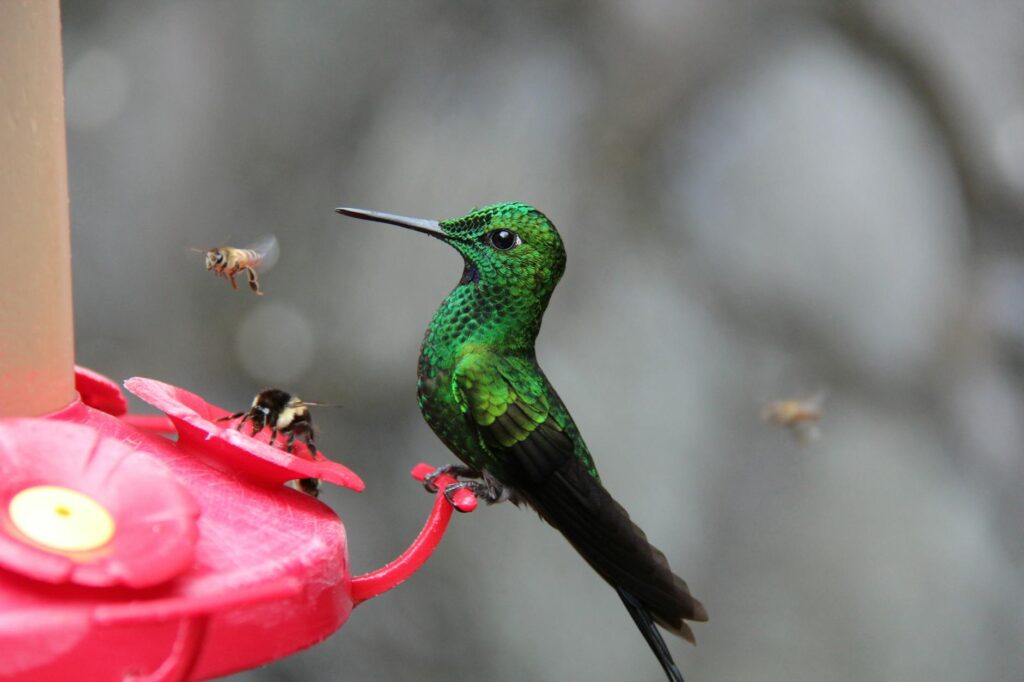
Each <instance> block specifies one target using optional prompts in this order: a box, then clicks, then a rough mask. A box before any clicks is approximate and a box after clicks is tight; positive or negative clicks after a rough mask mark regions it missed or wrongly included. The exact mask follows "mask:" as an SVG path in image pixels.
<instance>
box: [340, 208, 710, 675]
mask: <svg viewBox="0 0 1024 682" xmlns="http://www.w3.org/2000/svg"><path fill="white" fill-rule="evenodd" d="M338 212H340V213H343V214H345V215H350V216H353V217H357V218H362V219H366V220H374V221H377V222H384V223H390V224H394V225H399V226H402V227H407V228H410V229H413V230H416V231H419V232H424V233H427V234H429V235H431V236H434V237H436V238H438V239H441V240H442V241H445V242H447V243H448V244H450V245H451V246H453V247H454V248H455V249H457V250H458V251H459V252H460V253H461V254H462V256H463V259H464V261H465V268H464V270H463V274H462V278H461V279H460V281H459V284H458V285H457V286H456V287H455V289H454V290H453V291H452V293H451V294H450V295H449V296H448V298H446V299H445V301H444V303H442V304H441V307H440V308H439V309H438V311H437V313H436V314H435V315H434V319H433V320H432V321H431V323H430V326H429V327H428V328H427V333H426V336H425V338H424V340H423V347H422V350H421V353H420V360H419V382H418V396H419V405H420V409H421V410H422V412H423V416H424V418H425V419H426V421H427V423H428V424H429V425H430V427H431V428H432V429H433V430H434V432H435V433H436V434H437V435H438V437H440V438H441V440H442V441H443V442H444V443H445V445H447V446H448V447H449V449H451V451H452V452H454V453H455V455H456V456H458V457H459V459H461V460H462V461H463V462H465V463H466V465H467V467H468V469H467V470H466V473H468V474H470V475H472V476H476V477H478V478H481V479H483V481H485V482H486V485H487V488H488V490H489V491H490V493H491V499H492V500H498V499H510V500H511V501H513V502H514V503H516V504H522V503H525V504H528V505H530V506H532V507H533V508H534V509H536V510H537V512H538V513H539V514H540V515H541V517H542V518H544V519H545V520H546V521H547V522H548V523H550V524H551V525H552V526H554V527H555V528H557V529H558V530H559V531H560V532H561V533H562V534H563V535H564V536H565V537H566V539H567V540H568V541H569V542H570V543H571V544H572V545H573V547H575V548H576V550H577V551H578V552H579V553H580V554H581V555H582V556H583V558H584V559H586V561H587V562H588V563H589V564H590V565H591V566H592V567H593V568H594V570H596V571H597V572H598V574H600V575H601V577H603V578H604V579H605V580H606V581H608V583H610V584H611V585H612V587H614V588H615V589H616V590H617V591H618V593H619V596H620V597H621V598H622V601H623V603H624V604H625V606H626V608H627V610H628V611H629V613H630V615H631V616H632V617H633V619H634V621H635V622H636V624H637V626H638V627H639V628H640V630H641V632H642V634H643V635H644V638H645V639H646V640H647V642H648V644H649V645H650V647H651V649H652V650H653V651H654V653H655V655H656V656H657V657H658V660H659V661H660V662H661V664H662V666H663V668H664V669H665V672H666V674H667V675H668V676H669V679H671V680H676V681H680V680H682V675H681V674H680V673H679V670H678V668H676V666H675V663H674V662H673V661H672V657H671V655H670V654H669V652H668V649H667V647H666V646H665V643H664V641H663V640H662V639H661V636H660V634H658V631H657V629H656V628H655V627H654V622H657V623H658V624H660V625H662V626H663V627H665V628H667V629H669V630H670V631H671V632H673V633H674V634H677V635H679V636H681V637H683V638H685V639H687V640H689V641H691V642H692V641H693V633H692V632H691V630H690V628H689V626H688V625H687V624H686V620H691V621H704V620H707V613H706V611H705V610H704V607H703V606H702V605H701V604H700V602H698V601H697V600H696V599H694V598H693V596H692V595H691V594H690V591H689V589H688V587H687V586H686V583H685V582H683V580H682V579H681V578H679V577H678V576H676V575H674V574H673V573H672V571H671V569H670V568H669V565H668V561H667V560H666V559H665V556H664V555H663V554H662V553H661V552H660V551H659V550H657V549H656V548H655V547H653V546H652V545H651V544H650V543H649V542H648V541H647V538H646V536H645V535H644V533H643V531H642V530H640V528H638V527H637V526H636V525H635V524H634V523H633V522H632V521H630V518H629V514H627V513H626V511H625V510H624V509H623V508H622V506H621V505H619V504H618V503H617V502H616V501H615V500H614V499H613V498H612V497H611V495H609V494H608V492H607V491H606V490H605V488H604V486H603V485H602V483H601V479H600V477H599V476H598V473H597V469H596V468H595V466H594V462H593V459H592V458H591V456H590V451H589V450H588V449H587V446H586V444H585V443H584V442H583V438H582V437H580V434H579V431H578V430H577V428H576V425H575V424H574V423H573V420H572V417H571V416H570V415H569V412H568V411H567V410H566V408H565V405H564V404H563V403H562V401H561V399H560V398H559V397H558V394H557V393H556V392H555V390H554V388H552V386H551V384H550V383H549V382H548V380H547V377H545V376H544V372H543V371H541V368H540V366H539V365H538V364H537V358H536V355H535V352H534V341H535V340H536V338H537V333H538V332H539V331H540V325H541V319H542V317H543V315H544V311H545V309H546V308H547V305H548V301H549V300H550V298H551V294H552V292H553V291H554V290H555V286H556V285H557V284H558V280H559V279H560V278H561V276H562V273H563V272H564V270H565V249H564V247H563V245H562V240H561V238H560V237H559V235H558V232H557V231H556V230H555V227H554V225H553V224H552V223H551V222H550V221H549V220H548V219H547V217H545V216H544V214H543V213H541V212H540V211H538V210H537V209H535V208H533V207H532V206H528V205H526V204H520V203H506V204H496V205H494V206H488V207H486V208H481V209H477V210H474V211H473V212H472V213H470V214H469V215H467V216H464V217H462V218H458V219H454V220H446V221H442V222H436V221H430V220H422V219H414V218H404V217H401V216H393V215H389V214H383V213H376V212H372V211H364V210H361V209H347V208H340V209H338Z"/></svg>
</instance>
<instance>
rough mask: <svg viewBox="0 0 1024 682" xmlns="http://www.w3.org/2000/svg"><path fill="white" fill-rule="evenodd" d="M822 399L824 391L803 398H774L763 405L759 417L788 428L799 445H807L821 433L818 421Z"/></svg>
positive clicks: (823, 398)
mask: <svg viewBox="0 0 1024 682" xmlns="http://www.w3.org/2000/svg"><path fill="white" fill-rule="evenodd" d="M824 401H825V392H824V391H819V392H818V393H816V394H814V395H813V396H811V397H810V398H807V399H804V400H776V401H774V402H770V403H768V404H766V405H765V406H764V408H763V409H762V410H761V418H762V419H764V420H765V421H767V422H773V423H775V424H778V425H779V426H784V427H786V428H788V429H790V431H792V432H793V436H794V437H795V438H796V440H797V442H798V443H800V445H807V444H808V443H810V442H811V441H813V440H815V439H817V438H818V436H819V435H821V434H820V430H819V428H818V423H819V422H820V421H821V406H822V403H824Z"/></svg>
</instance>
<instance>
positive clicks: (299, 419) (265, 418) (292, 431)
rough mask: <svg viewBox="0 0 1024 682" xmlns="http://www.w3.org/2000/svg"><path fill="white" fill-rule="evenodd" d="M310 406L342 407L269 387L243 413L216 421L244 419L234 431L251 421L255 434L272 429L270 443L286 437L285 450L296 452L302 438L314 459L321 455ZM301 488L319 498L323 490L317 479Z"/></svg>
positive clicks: (305, 481) (305, 480)
mask: <svg viewBox="0 0 1024 682" xmlns="http://www.w3.org/2000/svg"><path fill="white" fill-rule="evenodd" d="M310 407H339V406H338V405H332V404H328V403H318V402H313V401H309V400H302V399H301V398H299V397H298V396H295V395H292V394H291V393H288V392H287V391H282V390H281V389H279V388H268V389H266V390H265V391H261V392H259V393H257V394H256V397H255V398H253V401H252V405H251V406H250V407H249V409H248V410H246V411H244V412H235V413H234V414H229V415H227V416H226V417H221V418H220V419H218V420H217V421H219V422H223V421H230V420H232V419H238V418H239V417H241V418H242V419H241V421H239V422H238V424H236V425H235V429H237V430H238V431H241V430H242V426H244V425H245V423H246V422H251V424H252V433H253V435H255V434H257V433H259V432H261V431H263V429H265V428H267V427H270V443H271V444H272V445H274V444H276V442H277V436H278V434H285V435H287V437H288V438H287V440H286V441H285V444H284V449H285V450H287V451H288V452H293V451H294V449H295V439H296V438H302V440H304V441H305V443H306V447H308V448H309V452H310V454H312V455H313V456H314V457H316V455H317V454H318V453H319V450H318V449H317V447H316V442H315V441H314V438H315V437H316V431H315V429H314V427H313V417H312V415H311V414H310V412H309V408H310ZM298 488H299V490H301V491H302V492H304V493H307V494H309V495H312V496H313V497H316V496H317V495H318V494H319V491H320V481H319V480H318V479H315V478H302V479H299V482H298Z"/></svg>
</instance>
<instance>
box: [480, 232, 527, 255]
mask: <svg viewBox="0 0 1024 682" xmlns="http://www.w3.org/2000/svg"><path fill="white" fill-rule="evenodd" d="M487 241H488V243H489V244H490V245H491V246H493V247H494V248H496V249H497V250H498V251H508V250H509V249H514V248H515V247H517V246H519V245H520V244H522V243H523V240H522V239H520V238H519V235H518V234H516V233H515V232H510V231H509V230H495V231H494V232H489V233H488V234H487Z"/></svg>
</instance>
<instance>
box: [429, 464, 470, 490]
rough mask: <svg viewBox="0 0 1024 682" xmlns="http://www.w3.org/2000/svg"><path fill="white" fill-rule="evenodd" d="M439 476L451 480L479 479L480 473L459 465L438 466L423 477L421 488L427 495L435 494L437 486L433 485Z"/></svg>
mask: <svg viewBox="0 0 1024 682" xmlns="http://www.w3.org/2000/svg"><path fill="white" fill-rule="evenodd" d="M439 476H452V477H453V478H460V477H461V478H479V477H480V472H479V471H476V470H475V469H471V468H470V467H467V466H463V465H461V464H445V465H444V466H439V467H437V468H436V469H434V470H433V471H431V472H430V473H429V474H427V475H426V476H424V477H423V487H424V488H425V489H426V491H427V492H428V493H436V492H437V485H436V484H435V483H434V481H435V480H437V478H438V477H439Z"/></svg>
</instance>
